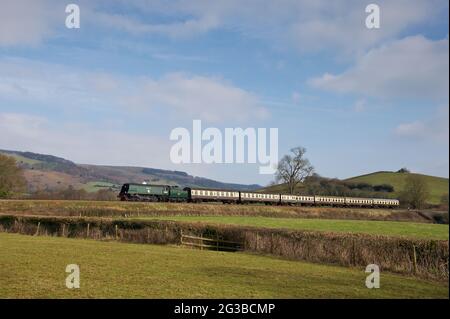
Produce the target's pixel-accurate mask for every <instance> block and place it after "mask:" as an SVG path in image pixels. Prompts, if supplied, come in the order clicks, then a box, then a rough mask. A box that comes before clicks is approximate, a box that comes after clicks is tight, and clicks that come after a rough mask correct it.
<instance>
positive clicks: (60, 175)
mask: <svg viewBox="0 0 450 319" xmlns="http://www.w3.org/2000/svg"><path fill="white" fill-rule="evenodd" d="M0 153H2V154H5V155H8V156H11V157H14V158H15V159H16V161H17V163H18V165H19V166H21V167H22V168H23V169H24V172H25V177H26V179H27V181H28V184H29V189H30V190H31V191H34V190H37V189H50V190H54V189H61V188H66V187H68V186H69V185H71V186H73V187H74V188H76V189H80V188H84V189H86V190H87V191H89V192H92V191H96V190H98V189H100V188H105V187H112V188H115V189H118V188H119V187H120V185H122V184H123V183H127V182H132V183H142V182H144V181H145V182H148V183H157V184H169V185H179V186H193V187H211V188H230V189H238V190H255V189H258V188H261V186H260V185H256V184H255V185H243V184H232V183H222V182H219V181H215V180H212V179H208V178H203V177H197V176H192V175H189V174H188V173H186V172H181V171H170V170H162V169H156V168H147V167H132V166H104V165H86V164H75V163H74V162H71V161H69V160H66V159H63V158H60V157H56V156H52V155H44V154H37V153H31V152H19V151H9V150H0Z"/></svg>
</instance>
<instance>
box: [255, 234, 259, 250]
mask: <svg viewBox="0 0 450 319" xmlns="http://www.w3.org/2000/svg"><path fill="white" fill-rule="evenodd" d="M258 242H259V235H258V232H256V249H255V250H256V251H257V250H258Z"/></svg>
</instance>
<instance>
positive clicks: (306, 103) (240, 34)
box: [0, 0, 449, 184]
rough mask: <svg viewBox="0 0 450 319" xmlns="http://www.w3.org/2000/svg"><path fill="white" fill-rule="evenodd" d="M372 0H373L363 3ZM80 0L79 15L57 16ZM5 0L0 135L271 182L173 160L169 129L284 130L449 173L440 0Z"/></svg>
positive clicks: (369, 164)
mask: <svg viewBox="0 0 450 319" xmlns="http://www.w3.org/2000/svg"><path fill="white" fill-rule="evenodd" d="M372 2H373V1H372ZM69 3H76V4H78V5H79V7H80V10H81V28H80V29H67V28H66V26H65V20H66V16H67V14H66V13H65V6H66V5H67V4H69ZM369 3H371V2H370V1H367V3H366V2H364V1H361V0H354V1H353V0H348V1H333V2H331V1H325V0H314V1H313V0H305V1H301V0H278V1H264V0H258V1H257V0H244V1H242V0H239V1H237V0H209V1H206V0H204V1H200V0H174V1H162V0H161V1H158V0H131V1H125V0H108V1H106V0H99V1H95V0H94V1H92V0H91V1H72V2H69V1H67V3H65V1H56V0H55V1H52V0H29V1H24V0H1V1H0V149H14V150H23V151H25V150H26V151H33V152H39V153H47V154H53V155H57V156H61V157H65V158H68V159H70V160H73V161H75V162H78V163H91V164H113V165H139V166H147V167H155V168H166V169H178V170H184V171H187V172H189V173H191V174H194V175H199V176H205V177H209V178H214V179H219V180H222V181H227V182H238V183H260V184H266V183H268V182H270V181H271V180H272V179H273V177H272V176H268V175H260V174H259V170H258V165H251V164H246V165H238V164H234V165H229V164H209V165H208V164H181V165H175V164H173V163H171V161H170V159H169V152H170V148H171V146H172V145H173V143H174V142H173V141H170V140H169V135H170V132H171V130H172V129H174V128H176V127H186V128H188V129H191V127H192V120H194V119H200V120H202V125H203V126H204V127H205V128H206V127H217V128H219V129H224V128H226V127H231V128H235V127H242V128H246V127H254V128H270V127H275V128H278V130H279V154H280V156H281V155H283V154H284V153H286V152H288V150H289V149H290V148H292V147H294V146H298V145H301V146H304V147H306V148H307V156H308V157H309V159H310V161H311V162H312V164H313V165H314V166H315V168H316V171H317V172H318V173H319V174H321V175H323V176H328V177H338V178H346V177H350V176H354V175H359V174H364V173H368V172H372V171H378V170H398V169H399V168H401V167H404V166H406V167H408V168H409V169H411V170H412V171H415V172H421V173H425V174H431V175H437V176H444V177H448V174H449V171H448V166H449V159H448V154H449V136H448V135H449V122H448V116H449V91H448V86H449V44H448V41H449V40H448V28H449V25H448V1H447V0H442V1H433V0H432V1H430V0H389V1H381V0H380V1H376V2H375V3H377V4H378V5H379V6H380V9H381V27H380V29H367V28H366V27H365V19H366V16H367V13H366V12H365V7H366V5H368V4H369Z"/></svg>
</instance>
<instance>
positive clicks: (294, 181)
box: [275, 147, 314, 194]
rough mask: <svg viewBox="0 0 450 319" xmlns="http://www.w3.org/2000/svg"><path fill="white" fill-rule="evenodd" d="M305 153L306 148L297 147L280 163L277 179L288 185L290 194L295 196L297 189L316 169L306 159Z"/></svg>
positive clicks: (276, 174)
mask: <svg viewBox="0 0 450 319" xmlns="http://www.w3.org/2000/svg"><path fill="white" fill-rule="evenodd" d="M305 153H306V149H305V148H303V147H295V148H293V149H291V154H287V155H284V156H283V158H282V159H281V160H280V162H279V163H278V168H277V172H276V173H275V179H276V181H277V182H283V183H286V184H287V186H288V188H289V194H293V193H294V191H295V187H296V186H297V185H298V184H299V183H301V182H303V181H304V180H305V178H306V177H308V176H310V175H311V174H312V173H313V172H314V167H313V166H312V165H311V164H310V163H309V160H308V159H307V158H305Z"/></svg>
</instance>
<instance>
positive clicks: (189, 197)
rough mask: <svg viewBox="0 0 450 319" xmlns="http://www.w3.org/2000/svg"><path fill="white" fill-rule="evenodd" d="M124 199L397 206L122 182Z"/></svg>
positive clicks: (380, 201) (384, 200)
mask: <svg viewBox="0 0 450 319" xmlns="http://www.w3.org/2000/svg"><path fill="white" fill-rule="evenodd" d="M118 197H119V198H120V199H121V200H122V201H145V202H190V203H201V202H220V203H224V204H255V203H260V204H266V205H295V206H336V207H374V208H377V207H378V208H381V207H385V208H395V207H398V206H399V205H400V202H399V201H398V200H397V199H387V198H360V197H342V196H323V195H287V194H268V193H258V192H250V191H237V190H224V189H210V188H197V187H186V188H183V189H181V188H179V187H178V186H169V185H153V184H133V183H127V184H123V186H122V189H121V191H120V193H119V195H118Z"/></svg>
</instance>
